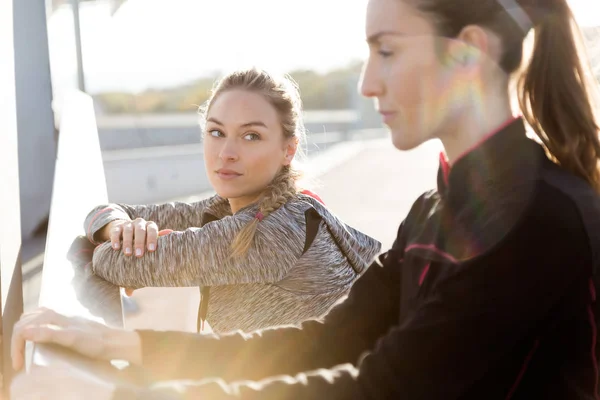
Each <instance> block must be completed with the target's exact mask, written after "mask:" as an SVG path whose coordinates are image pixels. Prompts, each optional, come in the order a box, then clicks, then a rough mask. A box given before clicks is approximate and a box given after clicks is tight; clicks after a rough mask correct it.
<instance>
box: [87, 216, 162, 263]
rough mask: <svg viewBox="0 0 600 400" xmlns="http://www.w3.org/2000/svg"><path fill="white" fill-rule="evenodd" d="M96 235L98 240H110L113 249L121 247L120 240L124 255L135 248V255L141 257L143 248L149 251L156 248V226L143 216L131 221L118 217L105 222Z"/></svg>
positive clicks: (130, 252)
mask: <svg viewBox="0 0 600 400" xmlns="http://www.w3.org/2000/svg"><path fill="white" fill-rule="evenodd" d="M98 237H99V238H100V240H104V241H106V240H110V243H111V246H112V248H113V249H115V250H119V249H120V248H121V240H122V241H123V253H124V254H125V255H127V256H130V255H132V254H134V250H135V256H136V257H142V256H143V255H144V251H145V249H148V251H150V252H152V251H155V250H156V246H157V238H158V226H157V225H156V223H154V222H152V221H146V220H145V219H143V218H137V219H135V220H133V221H126V220H122V219H119V220H116V221H112V222H110V223H108V224H106V226H105V227H104V228H103V229H102V231H101V232H100V233H99V235H98Z"/></svg>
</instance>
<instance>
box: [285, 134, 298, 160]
mask: <svg viewBox="0 0 600 400" xmlns="http://www.w3.org/2000/svg"><path fill="white" fill-rule="evenodd" d="M297 150H298V138H296V137H295V138H291V139H289V140H287V141H286V146H285V158H284V160H283V165H285V166H288V165H290V164H291V163H292V160H294V156H296V151H297Z"/></svg>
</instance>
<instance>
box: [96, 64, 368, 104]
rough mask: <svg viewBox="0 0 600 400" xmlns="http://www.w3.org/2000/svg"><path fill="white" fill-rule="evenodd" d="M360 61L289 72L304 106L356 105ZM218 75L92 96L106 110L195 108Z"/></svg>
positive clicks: (207, 92) (201, 101)
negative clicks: (135, 92)
mask: <svg viewBox="0 0 600 400" xmlns="http://www.w3.org/2000/svg"><path fill="white" fill-rule="evenodd" d="M361 66H362V62H360V61H355V62H352V63H350V64H349V65H348V66H346V67H343V68H338V69H335V70H332V71H329V72H327V73H324V74H320V73H318V72H316V71H313V70H308V69H299V70H294V71H291V72H290V73H289V75H290V77H292V79H294V80H295V81H296V82H297V83H298V86H299V88H300V94H301V96H302V102H303V104H304V108H305V109H312V110H314V109H319V110H333V109H348V108H355V107H356V97H357V94H356V90H357V89H356V87H357V84H358V78H359V75H360V69H361ZM216 79H217V76H214V77H205V78H200V79H198V80H196V81H194V82H191V83H188V84H185V85H182V86H178V87H174V88H170V89H164V90H155V89H153V90H147V91H145V92H143V93H140V94H138V95H132V94H127V93H115V92H111V93H100V94H97V95H95V96H94V97H95V100H96V101H97V102H98V103H99V104H100V106H101V108H102V109H103V110H105V111H106V113H109V114H112V113H131V112H139V113H160V112H189V111H195V110H196V109H197V107H198V106H201V105H203V104H204V103H205V102H206V101H207V100H208V98H209V96H210V92H211V89H212V88H213V85H214V82H215V80H216Z"/></svg>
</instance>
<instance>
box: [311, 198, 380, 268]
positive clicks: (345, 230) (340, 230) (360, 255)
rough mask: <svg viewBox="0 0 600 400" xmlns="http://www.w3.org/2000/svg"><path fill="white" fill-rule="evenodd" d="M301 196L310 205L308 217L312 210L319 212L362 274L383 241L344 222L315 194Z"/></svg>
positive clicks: (352, 264)
mask: <svg viewBox="0 0 600 400" xmlns="http://www.w3.org/2000/svg"><path fill="white" fill-rule="evenodd" d="M299 198H300V200H301V201H302V202H304V203H306V205H307V206H308V207H307V214H306V215H307V218H308V213H310V211H311V210H314V212H316V213H317V214H318V216H319V217H320V219H321V220H322V221H323V222H324V223H325V225H326V227H327V229H328V230H329V233H330V234H331V236H332V237H333V239H334V241H335V242H336V244H337V245H338V247H339V248H340V250H341V251H342V253H343V254H344V255H345V256H346V257H347V258H348V262H349V263H350V265H351V266H352V268H353V269H354V270H355V271H356V272H357V273H358V274H362V273H363V272H364V270H365V269H366V268H367V267H368V266H369V265H370V264H371V263H372V262H373V260H374V259H375V257H376V256H377V255H378V254H379V253H380V251H381V243H380V242H379V241H378V240H376V239H374V238H372V237H371V236H369V235H366V234H365V233H363V232H360V231H358V230H356V229H354V228H352V227H351V226H349V225H348V224H346V223H344V222H343V221H342V220H341V219H340V218H338V217H337V216H336V215H335V214H334V213H332V212H331V211H330V210H329V209H328V208H327V207H325V206H324V205H323V204H322V203H321V202H320V201H319V200H317V199H316V198H314V197H313V196H310V195H304V194H300V195H299Z"/></svg>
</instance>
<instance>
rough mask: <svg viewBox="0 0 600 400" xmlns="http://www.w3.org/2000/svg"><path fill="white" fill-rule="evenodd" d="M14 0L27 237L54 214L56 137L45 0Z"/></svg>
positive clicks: (24, 231)
mask: <svg viewBox="0 0 600 400" xmlns="http://www.w3.org/2000/svg"><path fill="white" fill-rule="evenodd" d="M12 1H13V12H12V15H13V16H14V25H13V27H14V30H13V31H14V39H13V40H14V46H15V47H14V65H15V82H16V83H15V90H16V105H17V130H18V135H19V174H20V177H21V230H22V237H23V239H26V238H28V237H31V235H32V233H33V232H34V231H35V229H36V228H37V227H38V226H39V225H40V224H41V223H43V222H44V221H45V220H46V218H47V217H48V213H49V210H50V197H51V195H52V182H53V179H54V165H55V161H56V138H55V130H54V113H53V111H52V85H51V80H50V61H49V55H48V34H47V30H46V4H45V0H12ZM4 15H5V14H3V16H4ZM5 37H6V36H3V38H5ZM0 87H4V86H0Z"/></svg>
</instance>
